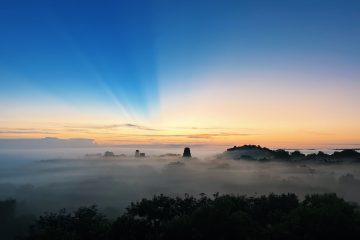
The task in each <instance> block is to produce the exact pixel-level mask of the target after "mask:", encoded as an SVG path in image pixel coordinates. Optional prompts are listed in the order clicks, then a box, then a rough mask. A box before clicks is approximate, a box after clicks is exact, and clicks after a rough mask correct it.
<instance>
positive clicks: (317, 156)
mask: <svg viewBox="0 0 360 240" xmlns="http://www.w3.org/2000/svg"><path fill="white" fill-rule="evenodd" d="M218 158H223V159H234V160H240V159H243V160H257V161H270V160H284V161H316V162H324V163H336V162H344V161H347V162H360V153H359V152H357V151H356V150H354V149H346V150H342V151H337V152H334V153H333V154H326V153H324V152H321V151H319V152H318V153H312V154H307V155H306V154H304V153H301V152H300V151H294V152H289V151H286V150H283V149H278V150H271V149H269V148H266V147H261V146H259V145H243V146H234V147H232V148H228V149H227V150H226V151H225V152H224V153H223V154H220V155H218Z"/></svg>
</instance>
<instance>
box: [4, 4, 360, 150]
mask: <svg viewBox="0 0 360 240" xmlns="http://www.w3.org/2000/svg"><path fill="white" fill-rule="evenodd" d="M359 13H360V2H359V1H351V0H347V1H340V0H339V1H332V0H305V1H297V0H290V1H289V0H283V1H282V0H274V1H268V0H267V1H265V0H264V1H258V0H252V1H238V0H237V1H232V0H196V1H194V0H192V1H190V0H179V1H178V0H172V1H168V0H154V1H145V0H144V1H138V0H132V1H127V0H126V1H110V0H108V1H90V0H88V1H67V0H64V1H50V0H49V1H38V0H34V1H17V0H11V1H10V0H2V1H1V2H0V138H1V139H13V138H16V139H22V138H45V137H56V138H65V139H67V138H87V139H94V141H95V142H96V143H98V144H114V145H116V144H139V143H141V144H148V143H150V144H179V143H180V144H188V145H191V144H209V145H230V146H232V145H242V144H248V143H251V144H261V145H265V146H268V147H294V148H297V147H334V148H336V147H346V146H348V147H360V124H359V123H360V111H359V109H360V108H359V107H360V94H359V90H360V46H359V42H360V14H359Z"/></svg>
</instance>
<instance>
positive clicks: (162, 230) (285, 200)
mask: <svg viewBox="0 0 360 240" xmlns="http://www.w3.org/2000/svg"><path fill="white" fill-rule="evenodd" d="M16 207H17V202H16V201H15V200H13V199H8V200H4V201H0V234H1V239H4V240H7V239H28V240H50V239H51V240H65V239H72V240H115V239H125V240H127V239H128V240H134V239H154V240H157V239H159V240H160V239H169V240H170V239H171V240H177V239H179V240H180V239H181V240H182V239H224V240H225V239H295V240H296V239H350V238H353V239H359V237H360V211H359V206H358V205H357V204H355V203H351V202H347V201H345V200H344V199H342V198H340V197H338V196H337V195H336V194H333V193H325V194H312V195H306V196H305V198H303V199H302V200H300V199H299V198H298V197H297V195H295V194H292V193H288V194H269V195H260V196H256V195H255V196H245V195H230V194H226V195H220V194H218V193H216V194H214V195H212V196H207V195H205V194H200V195H199V196H191V195H187V194H186V195H185V196H183V197H171V196H166V195H155V196H153V197H152V198H144V199H141V200H140V201H137V202H132V203H131V204H130V205H129V206H128V207H127V208H126V209H125V211H124V212H123V213H122V214H121V215H120V216H118V217H116V218H108V217H107V216H106V215H104V214H103V213H102V212H101V210H100V208H99V207H98V206H96V205H93V206H87V207H81V208H78V209H77V210H75V211H67V210H66V209H61V210H59V211H58V212H48V213H44V214H42V215H40V216H36V217H35V216H30V215H17V214H16V212H17V211H16Z"/></svg>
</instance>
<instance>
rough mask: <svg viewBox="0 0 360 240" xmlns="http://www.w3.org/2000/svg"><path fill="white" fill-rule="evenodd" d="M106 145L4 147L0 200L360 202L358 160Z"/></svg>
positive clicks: (108, 208)
mask: <svg viewBox="0 0 360 240" xmlns="http://www.w3.org/2000/svg"><path fill="white" fill-rule="evenodd" d="M104 150H105V149H102V148H101V149H92V150H89V149H88V150H86V149H77V150H76V151H75V150H71V149H69V150H64V149H54V150H49V149H48V150H36V151H35V150H34V151H27V152H26V151H22V152H21V151H18V150H13V151H12V152H11V151H5V152H4V151H2V152H1V157H0V158H1V161H2V164H1V165H0V200H4V199H7V198H14V199H16V200H17V202H18V206H17V208H18V209H17V211H18V212H20V213H31V214H42V213H43V212H45V211H57V210H59V209H60V208H68V209H76V208H78V207H80V206H88V205H92V204H97V205H98V206H99V208H100V209H101V210H102V211H103V212H104V213H105V214H107V215H108V216H109V217H115V216H118V214H119V213H121V212H122V211H123V209H124V207H126V206H127V205H128V204H129V203H130V202H131V201H137V200H140V199H142V198H144V197H151V196H153V195H154V194H166V195H170V196H184V194H186V193H187V194H192V195H198V194H201V193H206V194H210V195H211V194H214V193H217V192H219V193H233V194H241V195H242V194H246V195H250V196H253V195H261V194H268V193H270V192H274V193H288V192H292V193H296V194H298V195H299V196H300V197H302V196H304V195H305V194H310V193H324V192H336V193H337V194H338V195H339V196H341V197H344V198H345V199H346V200H349V201H356V202H359V203H360V193H359V191H356V188H357V186H358V184H359V183H360V164H359V163H336V164H320V163H315V162H296V163H288V162H284V161H267V162H261V161H251V160H232V159H218V158H217V157H216V154H215V153H221V152H222V151H224V149H223V150H221V149H210V150H209V149H205V148H200V147H199V148H194V149H193V148H192V153H193V158H182V157H181V155H176V154H182V149H181V148H179V147H178V148H173V149H170V148H168V149H165V148H164V149H157V150H152V151H151V150H146V149H145V152H146V157H143V158H135V157H133V155H134V152H135V150H134V149H131V148H127V149H126V148H124V149H121V148H116V149H115V150H114V153H115V154H117V155H118V156H115V157H104V156H103V155H96V154H95V153H97V152H99V153H102V154H103V153H104ZM108 150H112V149H111V148H109V149H108ZM140 150H141V149H140ZM16 151H18V152H16ZM86 151H87V152H86ZM87 153H89V155H88V156H86V155H85V154H87ZM124 153H125V154H126V156H124V155H120V154H124ZM166 153H173V154H166ZM62 154H63V155H62Z"/></svg>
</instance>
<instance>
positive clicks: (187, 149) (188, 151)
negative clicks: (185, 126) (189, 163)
mask: <svg viewBox="0 0 360 240" xmlns="http://www.w3.org/2000/svg"><path fill="white" fill-rule="evenodd" d="M183 157H191V152H190V148H189V147H186V148H184V153H183Z"/></svg>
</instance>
